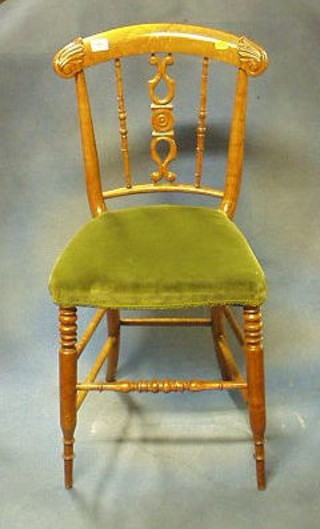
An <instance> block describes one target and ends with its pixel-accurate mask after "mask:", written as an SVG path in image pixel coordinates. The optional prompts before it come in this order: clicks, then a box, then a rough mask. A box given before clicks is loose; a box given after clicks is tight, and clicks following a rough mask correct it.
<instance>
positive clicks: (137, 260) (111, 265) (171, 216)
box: [49, 205, 266, 309]
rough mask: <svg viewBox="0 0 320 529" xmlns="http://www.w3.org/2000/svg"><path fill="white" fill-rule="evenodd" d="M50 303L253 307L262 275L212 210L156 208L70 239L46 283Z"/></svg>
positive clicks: (110, 216) (121, 213)
mask: <svg viewBox="0 0 320 529" xmlns="http://www.w3.org/2000/svg"><path fill="white" fill-rule="evenodd" d="M49 289H50V293H51V295H52V298H53V300H54V302H55V303H58V304H59V305H62V306H77V305H89V306H98V307H106V308H117V307H119V308H121V307H123V308H159V309H166V308H182V307H195V306H206V305H221V304H234V305H259V304H261V303H262V302H263V301H264V299H265V294H266V285H265V278H264V273H263V271H262V269H261V267H260V265H259V263H258V261H257V259H256V257H255V256H254V254H253V252H252V250H251V248H250V246H249V244H248V242H247V241H246V239H245V237H244V236H243V234H242V233H241V232H240V230H239V229H238V228H237V227H236V226H235V224H234V222H232V221H231V220H229V219H228V217H227V216H226V215H225V213H223V212H222V211H220V210H214V209H211V208H204V207H192V206H178V205H176V206H175V205H157V206H142V207H137V208H128V209H123V210H117V211H110V212H107V213H104V214H103V215H101V216H100V217H97V218H94V219H92V220H90V221H89V222H88V223H87V224H86V225H85V226H83V227H82V228H81V229H80V231H79V232H78V233H77V234H76V235H75V236H74V237H73V239H72V240H71V241H70V243H69V244H68V245H67V247H66V248H65V250H64V251H63V253H62V254H61V256H60V257H59V259H58V260H57V262H56V264H55V266H54V268H53V271H52V274H51V277H50V282H49Z"/></svg>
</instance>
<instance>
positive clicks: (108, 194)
mask: <svg viewBox="0 0 320 529" xmlns="http://www.w3.org/2000/svg"><path fill="white" fill-rule="evenodd" d="M172 191H176V192H178V193H195V194H198V195H205V196H208V197H213V198H222V197H223V191H221V190H220V189H215V188H213V187H199V188H196V187H194V186H193V185H190V184H176V183H172V184H163V183H162V182H160V183H159V184H157V185H154V184H137V185H134V186H132V188H131V189H127V188H126V187H118V188H117V189H110V190H109V191H103V193H102V194H103V197H104V198H106V199H107V198H117V197H123V196H125V195H138V194H139V193H154V192H158V193H169V192H170V193H171V192H172Z"/></svg>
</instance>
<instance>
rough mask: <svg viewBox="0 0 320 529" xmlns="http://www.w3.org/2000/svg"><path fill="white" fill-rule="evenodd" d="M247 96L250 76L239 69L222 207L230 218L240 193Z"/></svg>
mask: <svg viewBox="0 0 320 529" xmlns="http://www.w3.org/2000/svg"><path fill="white" fill-rule="evenodd" d="M247 96H248V76H247V73H246V72H245V71H244V70H242V69H241V68H239V70H238V78H237V85H236V96H235V103H234V110H233V117H232V123H231V130H230V138H229V147H228V158H227V171H226V183H225V192H224V198H223V200H222V203H221V206H220V207H221V209H223V210H224V211H225V212H226V213H227V215H228V216H229V217H233V215H234V212H235V209H236V206H237V202H238V198H239V193H240V186H241V176H242V166H243V154H244V140H245V127H246V110H247Z"/></svg>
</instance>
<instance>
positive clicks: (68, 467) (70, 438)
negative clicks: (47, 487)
mask: <svg viewBox="0 0 320 529" xmlns="http://www.w3.org/2000/svg"><path fill="white" fill-rule="evenodd" d="M59 323H60V326H59V330H60V344H61V347H60V353H59V367H60V423H61V429H62V433H63V458H64V479H65V487H66V488H67V489H70V488H71V487H72V481H73V478H72V474H73V459H74V452H73V444H74V431H75V427H76V420H77V412H76V396H77V391H76V384H77V349H76V343H77V309H76V308H73V307H72V308H65V307H60V308H59Z"/></svg>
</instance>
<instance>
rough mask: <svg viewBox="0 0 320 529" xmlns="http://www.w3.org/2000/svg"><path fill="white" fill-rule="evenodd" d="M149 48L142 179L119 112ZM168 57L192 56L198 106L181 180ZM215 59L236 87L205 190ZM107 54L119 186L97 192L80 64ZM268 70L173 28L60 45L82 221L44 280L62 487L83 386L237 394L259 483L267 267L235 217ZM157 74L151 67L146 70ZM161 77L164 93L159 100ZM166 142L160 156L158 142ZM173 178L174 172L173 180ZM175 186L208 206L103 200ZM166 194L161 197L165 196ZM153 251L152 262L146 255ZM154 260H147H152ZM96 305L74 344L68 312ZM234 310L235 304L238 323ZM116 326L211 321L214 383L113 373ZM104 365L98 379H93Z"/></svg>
mask: <svg viewBox="0 0 320 529" xmlns="http://www.w3.org/2000/svg"><path fill="white" fill-rule="evenodd" d="M140 54H148V55H149V62H150V65H151V66H150V71H151V77H152V75H153V77H152V78H151V79H150V80H149V84H148V86H149V88H148V90H149V97H150V103H151V129H152V130H151V131H150V141H151V157H152V160H153V162H154V163H155V165H156V170H155V171H154V172H153V173H152V174H151V175H146V180H147V181H148V180H149V182H148V183H144V184H141V183H134V179H133V177H132V174H131V166H130V156H129V145H128V130H127V114H126V105H125V94H124V88H123V82H122V61H121V59H122V58H123V57H127V56H131V55H140ZM175 54H189V55H193V56H200V57H201V60H202V73H201V79H199V86H200V102H199V112H198V123H197V126H196V127H195V172H194V180H193V182H192V183H183V182H181V181H180V175H179V178H178V177H177V175H176V174H175V173H173V172H172V171H171V170H170V162H171V161H173V160H174V159H175V157H176V156H177V143H176V139H175V130H174V112H173V110H174V109H173V101H174V96H175V80H174V78H173V77H171V75H170V74H169V72H168V69H169V66H170V73H171V72H174V61H175V59H176V55H175ZM212 59H214V60H218V61H224V62H226V63H229V64H230V65H232V66H234V67H236V68H237V81H236V94H235V103H234V110H233V117H232V122H231V128H230V138H229V147H228V153H227V169H226V177H225V185H224V188H223V189H216V188H214V187H209V186H203V185H202V168H203V156H204V143H205V133H206V114H207V85H208V69H209V66H210V63H211V61H212ZM111 60H113V61H114V65H115V82H116V90H117V103H118V114H119V121H120V139H121V151H122V157H123V165H124V177H125V185H124V186H122V187H118V188H116V189H109V190H106V191H104V190H103V189H102V184H101V180H100V170H99V161H98V154H97V148H96V143H95V134H94V128H93V121H92V117H91V111H90V103H89V95H88V89H87V85H86V79H85V73H84V70H85V69H86V68H88V67H90V66H93V65H96V64H98V63H102V62H105V61H111ZM266 67H267V55H266V52H265V51H264V50H263V49H262V48H261V47H260V46H259V45H257V44H255V43H254V42H252V41H250V40H248V39H247V38H246V37H243V36H241V37H238V36H235V35H232V34H230V33H225V32H222V31H218V30H215V29H211V28H206V27H196V26H189V25H182V24H143V25H136V26H129V27H123V28H119V29H113V30H110V31H106V32H104V33H100V34H97V35H93V36H91V37H87V38H77V39H76V40H74V41H73V42H71V43H70V44H69V45H67V46H65V47H64V48H63V49H62V50H61V51H59V52H58V53H57V54H56V56H55V58H54V69H55V71H56V73H57V74H58V75H60V76H61V77H64V78H72V77H74V78H75V82H76V92H77V100H78V111H79V118H80V129H81V139H82V148H83V157H84V166H85V174H86V187H87V195H88V201H89V205H90V209H91V213H92V216H93V219H91V220H90V221H89V222H88V223H87V224H85V226H83V227H82V228H81V229H80V231H79V232H78V233H77V234H76V235H75V236H74V237H73V239H72V240H71V242H70V243H69V244H68V245H67V247H66V248H65V250H64V251H63V252H62V254H61V255H60V257H59V258H58V260H57V262H56V264H55V266H54V268H53V271H52V274H51V277H50V281H49V289H50V293H51V295H52V298H53V301H54V302H55V303H56V304H58V305H59V322H60V336H61V348H60V355H59V356H60V397H61V408H60V409H61V427H62V431H63V439H64V465H65V486H66V487H67V488H70V487H72V482H73V481H72V480H73V478H72V472H73V458H74V452H73V445H74V431H75V427H76V416H77V410H78V409H79V408H80V406H81V404H82V403H83V401H84V399H85V397H86V396H87V394H88V392H90V391H120V392H130V391H138V392H152V393H157V392H160V391H161V392H165V393H169V392H183V391H192V392H198V391H206V390H238V391H239V392H240V393H241V395H242V397H243V398H244V400H245V401H246V402H247V403H248V408H249V416H250V423H251V427H252V432H253V439H254V446H255V460H256V474H257V485H258V488H259V489H264V488H265V463H264V431H265V397H264V371H263V347H262V332H261V328H262V318H261V312H260V306H261V304H262V303H263V302H264V300H265V297H266V285H265V278H264V273H263V271H262V269H261V267H260V265H259V263H258V261H257V259H256V257H255V255H254V253H253V252H252V250H251V248H250V246H249V244H248V242H247V241H246V239H245V237H244V235H243V234H242V233H241V232H240V230H239V229H238V228H237V227H236V225H235V224H234V222H233V220H232V219H233V215H234V212H235V208H236V205H237V200H238V195H239V190H240V183H241V172H242V162H243V150H244V135H245V116H246V101H247V90H248V77H249V76H253V77H255V76H257V75H259V74H261V73H262V72H263V71H264V70H265V69H266ZM154 69H155V70H154ZM159 83H162V84H164V86H165V87H166V93H165V95H162V96H161V97H160V96H158V95H157V87H158V85H159ZM159 144H162V145H163V144H166V145H167V152H166V153H165V154H164V155H163V151H161V148H160V147H161V145H159ZM181 177H182V175H181ZM149 192H150V193H151V192H163V193H169V192H181V193H194V194H197V195H206V196H207V197H212V201H213V203H214V200H216V202H217V204H216V206H217V207H202V206H191V205H178V204H177V205H169V204H157V205H144V206H140V207H129V208H124V209H120V210H119V209H118V210H113V211H107V209H106V205H105V201H106V199H111V198H113V197H120V196H130V195H134V194H137V193H149ZM164 196H167V195H164ZM150 255H152V259H150ZM155 263H156V265H155ZM78 306H90V307H94V308H96V309H97V311H96V312H95V315H94V317H93V319H92V321H91V323H90V324H89V326H88V328H87V330H86V331H85V332H84V334H83V336H82V338H81V339H80V340H77V307H78ZM232 306H241V307H242V308H243V323H240V322H238V320H237V318H236V317H235V314H234V313H233V312H232V309H231V307H232ZM186 307H209V315H208V317H207V318H204V317H203V318H200V317H197V318H196V317H194V318H186V317H184V318H182V317H181V318H169V317H159V318H151V317H149V318H125V317H121V316H120V309H178V308H186ZM104 315H106V317H107V322H108V338H107V340H106V342H105V344H104V346H103V347H102V350H101V351H100V353H99V354H98V356H97V359H96V361H95V363H94V365H93V367H92V369H91V370H90V371H89V373H88V375H87V377H86V378H85V379H84V380H83V381H81V382H80V381H78V378H77V362H78V359H79V357H80V355H81V354H82V352H83V350H84V348H85V346H86V345H87V344H88V342H89V340H90V339H91V337H92V335H93V333H94V331H95V329H96V328H97V326H98V324H99V323H100V321H101V320H102V319H103V318H104ZM225 323H228V324H229V325H230V328H231V329H232V330H233V331H234V334H235V336H236V338H237V340H238V342H239V343H240V345H241V346H242V348H243V350H244V353H245V359H246V376H243V375H242V374H241V372H240V369H239V367H238V366H237V364H236V361H235V358H234V356H233V354H232V352H231V349H230V346H229V345H228V340H227V333H226V325H225ZM123 325H171V326H176V325H196V326H199V325H203V326H209V327H211V328H212V336H213V341H214V344H215V349H216V353H217V358H218V362H219V365H220V369H221V374H222V379H221V380H203V379H202V380H198V379H193V380H183V379H178V380H170V379H162V380H161V379H153V380H136V381H131V380H117V379H116V371H117V364H118V356H119V343H120V329H121V326H123ZM105 363H107V375H106V379H105V380H102V381H99V380H97V376H98V373H99V372H100V370H101V368H102V366H103V365H104V364H105Z"/></svg>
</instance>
